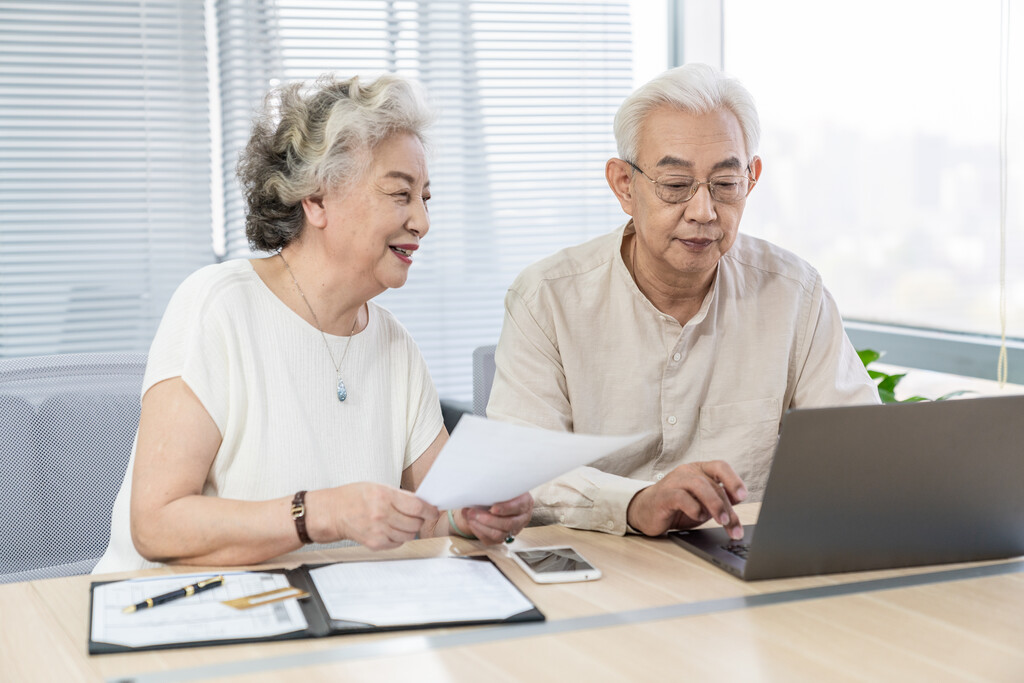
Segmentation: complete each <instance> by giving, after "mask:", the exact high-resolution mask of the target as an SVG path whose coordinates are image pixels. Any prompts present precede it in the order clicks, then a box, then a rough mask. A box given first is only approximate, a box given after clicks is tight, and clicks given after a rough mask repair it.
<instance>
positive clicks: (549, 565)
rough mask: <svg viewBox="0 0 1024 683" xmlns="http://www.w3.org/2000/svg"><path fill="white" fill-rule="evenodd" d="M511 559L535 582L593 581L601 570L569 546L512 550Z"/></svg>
mask: <svg viewBox="0 0 1024 683" xmlns="http://www.w3.org/2000/svg"><path fill="white" fill-rule="evenodd" d="M512 559H513V560H515V561H516V564H518V565H519V566H520V567H522V568H523V571H524V572H526V575H527V576H529V577H530V578H531V579H533V580H534V581H536V582H537V583H565V582H567V581H593V580H594V579H600V578H601V570H600V569H598V568H597V567H595V566H594V565H592V564H590V563H589V562H587V561H586V560H585V559H584V558H583V556H582V555H580V554H579V553H578V552H576V551H575V550H573V549H572V548H570V547H569V546H560V547H550V548H528V549H525V550H513V551H512Z"/></svg>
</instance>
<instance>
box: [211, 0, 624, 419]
mask: <svg viewBox="0 0 1024 683" xmlns="http://www.w3.org/2000/svg"><path fill="white" fill-rule="evenodd" d="M217 21H218V32H219V46H220V47H219V49H220V60H221V61H220V64H221V67H220V73H219V77H220V83H221V89H222V96H221V101H222V107H223V109H224V116H223V149H224V162H225V163H224V166H225V230H226V240H225V243H226V249H227V256H228V257H232V258H235V257H246V256H248V255H249V251H248V246H247V245H246V242H245V237H244V215H243V212H244V207H243V205H242V201H241V197H240V195H239V191H238V187H237V182H236V181H235V179H234V177H233V170H234V166H235V163H236V161H237V158H238V153H239V151H240V150H241V149H242V147H244V144H245V141H246V139H247V136H248V131H249V121H250V118H251V114H252V110H253V107H254V106H255V105H256V104H258V103H259V102H260V99H261V97H262V95H263V94H264V92H265V90H266V89H267V87H268V86H269V85H270V84H271V83H276V82H288V81H293V80H296V79H312V78H316V77H317V76H319V75H320V74H321V73H323V72H326V71H336V72H338V73H339V74H342V75H346V76H347V75H353V74H360V75H366V76H368V77H370V76H373V75H376V74H379V73H380V72H382V71H385V70H390V71H397V72H399V73H404V74H407V75H410V76H413V77H416V78H418V79H419V80H420V81H421V82H423V83H424V84H425V85H426V87H427V90H428V91H429V93H430V95H431V97H432V99H433V100H434V102H435V104H436V105H437V106H438V108H439V110H440V118H439V122H438V123H437V125H435V127H434V128H433V130H432V131H431V137H432V142H433V144H432V148H433V153H432V155H431V157H430V176H431V191H432V195H433V199H432V200H431V204H430V206H431V209H430V210H431V230H430V233H429V234H428V235H427V237H426V238H425V239H424V241H423V244H422V247H421V249H420V251H419V252H418V253H417V257H416V263H415V265H414V266H413V268H412V270H411V274H410V277H409V280H408V282H407V284H406V285H405V287H403V288H402V289H399V290H394V291H389V292H386V293H385V294H383V295H382V296H381V297H379V299H378V301H379V302H380V303H381V304H383V305H384V306H386V307H388V308H389V309H390V310H391V311H393V312H394V313H395V314H396V316H397V317H398V318H399V320H401V321H402V322H403V324H405V326H406V327H407V328H408V329H409V330H410V332H411V333H412V335H413V337H414V338H415V339H416V341H417V343H418V344H419V346H420V348H421V350H422V351H423V354H424V357H425V358H426V360H427V363H428V365H429V367H430V370H431V374H432V375H433V377H434V381H435V383H436V384H437V386H438V391H439V393H440V394H441V395H442V396H446V397H451V398H460V399H468V398H470V397H471V395H472V351H473V349H474V348H475V347H477V346H480V345H483V344H492V343H495V342H496V341H497V338H498V333H499V331H500V329H501V322H502V316H503V300H504V295H505V292H506V290H507V288H508V286H509V285H510V284H511V282H512V280H513V279H514V278H515V276H516V275H517V274H518V273H519V271H520V270H522V268H523V267H525V266H526V265H528V264H529V263H531V262H533V261H536V260H538V259H540V258H542V257H544V256H547V255H549V254H551V253H553V252H555V251H556V250H558V249H560V248H562V247H565V246H568V245H571V244H577V243H579V242H582V241H584V240H586V239H588V238H590V237H595V236H597V235H600V234H604V233H606V232H610V231H611V230H613V229H614V228H615V227H617V226H618V225H619V224H621V223H622V222H623V221H624V220H625V218H626V217H625V216H624V215H623V214H622V211H621V209H620V208H619V206H618V203H617V202H616V201H615V199H614V197H613V196H612V194H611V191H610V190H609V189H608V187H607V185H606V184H605V181H604V164H605V161H606V160H607V159H608V158H609V157H612V156H615V143H614V137H613V134H612V119H613V117H614V114H615V111H616V109H617V108H618V105H619V104H620V103H621V101H622V99H623V98H624V97H625V96H626V95H627V94H628V93H629V92H630V90H631V89H632V44H631V33H630V21H629V3H628V1H625V0H624V1H619V2H616V1H612V0H605V1H600V0H599V1H596V2H583V1H569V0H567V1H553V2H516V3H510V2H497V1H473V0H461V1H459V0H454V1H450V2H444V1H435V0H431V1H430V2H426V1H422V2H416V1H412V0H409V1H404V2H403V1H397V0H392V1H387V0H377V1H372V0H366V1H362V2H345V3H338V2H333V1H330V0H322V1H319V2H318V1H315V0H307V1H300V0H294V1H288V0H279V1H278V2H276V3H269V2H262V3H261V2H242V0H227V1H220V2H218V5H217Z"/></svg>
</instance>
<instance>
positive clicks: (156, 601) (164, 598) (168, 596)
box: [122, 576, 224, 614]
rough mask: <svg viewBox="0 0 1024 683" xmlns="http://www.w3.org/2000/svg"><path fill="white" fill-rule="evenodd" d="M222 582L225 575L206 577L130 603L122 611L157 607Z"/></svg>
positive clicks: (126, 612) (128, 612)
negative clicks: (132, 603) (168, 591)
mask: <svg viewBox="0 0 1024 683" xmlns="http://www.w3.org/2000/svg"><path fill="white" fill-rule="evenodd" d="M222 583H224V577H223V576H215V577H213V578H212V579H205V580H203V581H197V582H196V583H193V584H192V585H190V586H185V587H184V588H179V589H178V590H176V591H171V592H170V593H164V594H163V595H157V596H156V597H153V598H146V599H145V600H143V601H142V602H140V603H139V604H137V605H128V606H127V607H125V608H124V609H123V610H122V611H123V612H124V613H125V614H131V613H132V612H134V611H136V610H140V609H147V608H149V607H156V606H157V605H162V604H164V603H165V602H170V601H171V600H177V599H178V598H184V597H187V596H189V595H195V594H196V593H199V592H202V591H205V590H209V589H211V588H216V587H217V586H219V585H221V584H222Z"/></svg>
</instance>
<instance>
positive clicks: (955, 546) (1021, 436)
mask: <svg viewBox="0 0 1024 683" xmlns="http://www.w3.org/2000/svg"><path fill="white" fill-rule="evenodd" d="M669 537H670V538H671V539H672V540H673V541H675V542H676V543H678V544H679V545H681V546H682V547H684V548H686V549H687V550H689V551H691V552H693V553H696V554H697V555H699V556H701V557H703V558H704V559H706V560H709V561H710V562H713V563H714V564H716V565H717V566H719V567H721V568H722V569H725V570H726V571H728V572H731V573H732V574H735V575H736V576H738V577H740V578H742V579H745V580H755V579H777V578H783V577H790V576H806V575H812V574H829V573H834V572H850V571H861V570H867V569H887V568H892V567H909V566H915V565H928V564H943V563H948V562H973V561H979V560H994V559H999V558H1006V557H1016V556H1020V555H1024V395H1017V396H998V397H985V398H972V399H961V400H953V401H937V402H922V403H897V404H888V405H866V406H843V407H834V408H809V409H803V410H791V411H789V412H787V413H786V414H785V415H784V416H783V419H782V428H781V430H780V433H779V441H778V445H777V446H776V449H775V459H774V461H773V463H772V468H771V472H770V473H769V476H768V482H767V484H766V486H765V492H764V498H763V501H762V505H761V512H760V515H759V516H758V520H757V524H756V525H747V526H745V527H744V537H743V539H742V540H741V541H739V542H735V541H732V540H731V539H730V538H729V537H728V535H727V534H726V533H725V531H724V530H723V529H721V528H718V527H716V528H708V529H694V530H689V531H673V532H670V533H669Z"/></svg>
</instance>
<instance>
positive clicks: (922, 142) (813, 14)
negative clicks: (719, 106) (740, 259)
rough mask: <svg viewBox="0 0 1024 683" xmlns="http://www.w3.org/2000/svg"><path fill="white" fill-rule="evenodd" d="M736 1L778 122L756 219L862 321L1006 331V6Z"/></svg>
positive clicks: (762, 232) (750, 69)
mask: <svg viewBox="0 0 1024 683" xmlns="http://www.w3.org/2000/svg"><path fill="white" fill-rule="evenodd" d="M723 11H724V20H723V23H724V31H723V45H724V49H723V55H724V66H725V68H726V70H728V71H730V72H731V73H733V74H735V75H737V76H738V77H739V78H740V79H741V80H742V81H743V82H744V83H745V85H747V87H748V88H749V89H750V90H751V91H752V92H753V93H754V96H755V98H756V99H757V102H758V106H759V110H760V115H761V123H762V128H763V134H762V149H761V151H760V153H761V156H762V157H763V158H764V160H765V171H764V175H763V177H762V182H761V183H759V185H758V188H757V191H756V192H755V193H754V195H753V196H752V198H751V202H750V204H749V205H748V212H747V215H746V217H745V218H744V228H745V229H746V230H747V231H748V232H750V233H752V234H756V235H759V236H763V237H766V238H768V239H770V240H772V241H774V242H776V243H778V244H780V245H782V246H785V247H787V248H789V249H791V250H793V251H795V252H796V253H798V254H800V255H801V256H803V257H804V258H806V259H807V260H809V261H810V262H811V263H813V264H814V265H815V266H816V267H817V268H818V269H819V270H820V271H821V272H822V275H823V277H824V279H825V282H826V285H827V286H828V287H829V288H830V290H831V291H832V292H833V294H834V295H835V296H836V299H837V300H838V302H839V304H840V307H841V310H842V311H843V314H844V316H845V317H846V318H848V319H850V318H852V319H858V320H864V321H870V322H876V323H885V324H896V325H906V326H911V327H922V328H934V329H938V330H943V331H953V332H969V333H976V334H981V335H994V336H999V334H1000V314H999V302H1000V296H999V287H1000V283H999V258H1000V250H999V242H1000V192H999V186H1000V175H999V155H1000V129H999V116H1000V85H1001V76H1000V62H1001V57H1000V31H1001V17H1000V3H996V2H989V3H973V4H970V5H968V4H966V3H963V2H951V1H949V0H946V1H943V2H931V3H927V4H922V3H919V2H909V1H907V0H902V1H891V0H886V1H884V2H883V1H881V0H868V1H866V2H860V3H857V4H856V5H849V4H843V3H821V2H812V1H810V0H784V1H780V2H773V3H758V2H751V1H749V0H737V1H730V2H728V3H723ZM1011 28H1013V29H1014V34H1015V37H1018V38H1019V37H1021V35H1022V29H1021V28H1020V21H1019V18H1018V20H1017V25H1016V26H1011ZM1012 41H1013V37H1011V45H1012V44H1013V42H1012ZM1019 44H1020V41H1019V40H1017V45H1014V47H1015V48H1016V47H1017V46H1019ZM1011 59H1012V61H1011V62H1010V64H1009V73H1010V78H1009V79H1008V83H1009V88H1010V89H1009V102H1010V112H1011V119H1010V122H1011V123H1010V132H1011V137H1010V147H1009V158H1010V160H1011V165H1010V173H1011V175H1010V177H1009V187H1010V188H1011V192H1010V203H1009V207H1008V208H1009V217H1008V220H1007V305H1008V315H1007V333H1008V335H1009V336H1011V337H1017V338H1024V272H1022V270H1021V264H1024V222H1022V220H1024V214H1022V205H1021V203H1020V201H1019V199H1018V197H1017V193H1014V192H1012V188H1013V187H1015V186H1019V185H1020V183H1021V181H1022V180H1024V176H1021V173H1020V168H1019V165H1018V166H1014V161H1015V160H1018V159H1020V158H1022V157H1024V139H1022V138H1021V137H1020V132H1021V129H1020V128H1019V126H1016V127H1015V120H1014V117H1016V119H1017V120H1018V121H1019V112H1020V111H1021V105H1022V104H1024V87H1022V86H1021V83H1022V82H1024V81H1021V78H1020V76H1021V74H1024V52H1021V51H1020V50H1016V49H1015V50H1014V51H1012V52H1011ZM992 357H993V361H992V368H993V372H994V369H995V360H994V358H995V356H994V355H993V356H992Z"/></svg>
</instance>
